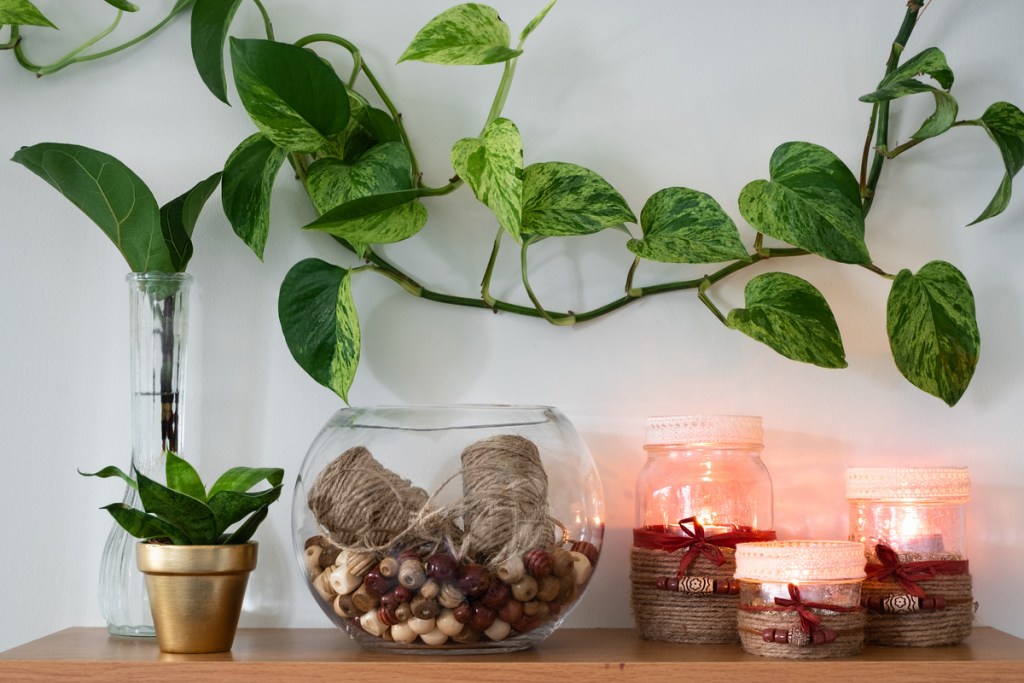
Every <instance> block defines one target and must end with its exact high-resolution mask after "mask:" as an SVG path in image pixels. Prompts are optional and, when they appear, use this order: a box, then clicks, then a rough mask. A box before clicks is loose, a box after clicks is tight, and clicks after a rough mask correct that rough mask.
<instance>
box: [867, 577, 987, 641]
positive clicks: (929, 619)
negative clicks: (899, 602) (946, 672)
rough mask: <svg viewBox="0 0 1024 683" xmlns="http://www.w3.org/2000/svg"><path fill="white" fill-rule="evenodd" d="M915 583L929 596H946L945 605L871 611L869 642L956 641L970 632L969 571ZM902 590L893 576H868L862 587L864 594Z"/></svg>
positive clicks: (878, 594)
mask: <svg viewBox="0 0 1024 683" xmlns="http://www.w3.org/2000/svg"><path fill="white" fill-rule="evenodd" d="M916 583H917V585H919V586H920V587H921V588H923V589H924V591H925V592H926V593H927V594H928V595H929V596H933V597H940V596H941V597H943V598H945V599H946V608H945V609H942V610H932V611H921V612H911V613H909V614H876V613H874V612H871V611H868V622H867V629H866V632H865V638H866V640H867V642H868V643H870V644H872V645H896V646H902V647H931V646H933V645H954V644H956V643H959V642H961V641H962V640H964V639H965V638H966V637H967V636H969V635H970V634H971V627H972V624H973V621H974V596H973V593H972V591H971V575H970V574H957V575H954V576H943V575H939V576H936V577H935V578H934V579H925V580H922V581H917V582H916ZM903 592H905V591H904V590H903V588H901V587H900V584H899V583H897V582H896V581H894V580H887V581H876V580H874V579H868V580H867V581H865V582H864V586H863V588H862V589H861V596H862V597H864V598H871V597H884V596H886V595H892V594H893V593H903Z"/></svg>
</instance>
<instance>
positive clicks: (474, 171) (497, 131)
mask: <svg viewBox="0 0 1024 683" xmlns="http://www.w3.org/2000/svg"><path fill="white" fill-rule="evenodd" d="M452 166H453V167H454V168H455V172H456V173H458V174H459V176H460V177H461V178H462V179H463V180H465V181H466V183H467V184H469V186H470V187H471V188H472V189H473V194H475V195H476V198H477V199H478V200H480V201H481V202H482V203H484V204H485V205H487V207H488V208H490V210H491V211H493V212H494V215H495V216H497V217H498V222H499V223H500V224H501V227H503V228H504V229H505V230H506V231H507V232H508V234H510V235H512V237H513V238H515V240H516V241H517V242H519V241H521V238H520V232H521V230H522V221H523V141H522V138H520V136H519V129H518V128H516V124H514V123H512V122H511V121H509V120H508V119H502V118H498V119H495V120H494V121H491V122H490V123H489V124H487V126H486V127H485V128H484V132H483V134H482V135H481V136H480V137H479V138H463V139H462V140H459V141H458V142H456V143H455V145H454V147H452Z"/></svg>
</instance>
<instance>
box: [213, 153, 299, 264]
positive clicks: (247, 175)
mask: <svg viewBox="0 0 1024 683" xmlns="http://www.w3.org/2000/svg"><path fill="white" fill-rule="evenodd" d="M286 156H287V153H286V152H285V151H284V150H283V149H281V148H280V147H278V146H277V145H275V144H274V143H273V142H271V141H270V140H268V139H267V138H265V137H264V136H263V135H262V134H261V133H256V134H255V135H252V136H250V137H248V138H246V139H245V140H243V141H242V144H240V145H238V147H236V148H235V150H234V151H233V152H231V156H229V157H228V160H227V162H225V164H224V176H223V180H222V183H221V188H220V192H221V204H223V205H224V213H225V214H226V215H227V217H228V221H230V223H231V227H232V229H234V231H235V234H236V235H238V236H239V237H241V238H242V241H243V242H245V243H246V244H248V245H249V248H250V249H252V250H253V251H254V252H255V253H256V255H257V256H259V257H260V258H261V259H262V258H263V248H264V247H265V246H266V244H267V233H268V232H269V230H270V191H271V190H272V189H273V186H274V178H275V176H277V172H278V171H279V170H281V165H282V164H283V163H284V159H285V157H286Z"/></svg>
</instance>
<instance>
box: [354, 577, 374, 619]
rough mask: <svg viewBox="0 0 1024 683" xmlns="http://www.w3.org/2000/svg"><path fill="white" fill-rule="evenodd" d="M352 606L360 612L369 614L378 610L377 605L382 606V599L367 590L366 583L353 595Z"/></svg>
mask: <svg viewBox="0 0 1024 683" xmlns="http://www.w3.org/2000/svg"><path fill="white" fill-rule="evenodd" d="M352 604H353V605H355V606H356V609H358V610H359V611H360V612H369V611H370V610H374V609H376V608H377V605H378V604H380V597H379V596H377V595H374V594H373V593H371V592H370V591H368V590H366V584H365V583H364V584H363V585H362V586H360V587H359V588H358V589H356V592H355V593H353V594H352Z"/></svg>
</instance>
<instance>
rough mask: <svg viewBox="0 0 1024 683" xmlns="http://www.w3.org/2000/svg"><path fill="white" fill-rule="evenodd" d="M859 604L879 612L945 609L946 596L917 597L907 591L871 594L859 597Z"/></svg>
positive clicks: (893, 612) (892, 612) (898, 612)
mask: <svg viewBox="0 0 1024 683" xmlns="http://www.w3.org/2000/svg"><path fill="white" fill-rule="evenodd" d="M860 604H861V605H862V606H863V607H866V608H867V609H869V610H871V611H872V612H876V613H880V614H910V613H911V612H920V611H932V610H943V609H946V598H944V597H942V596H941V595H935V596H929V597H924V598H918V597H915V596H913V595H909V594H907V593H892V594H890V595H873V596H871V597H863V598H861V601H860Z"/></svg>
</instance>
